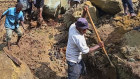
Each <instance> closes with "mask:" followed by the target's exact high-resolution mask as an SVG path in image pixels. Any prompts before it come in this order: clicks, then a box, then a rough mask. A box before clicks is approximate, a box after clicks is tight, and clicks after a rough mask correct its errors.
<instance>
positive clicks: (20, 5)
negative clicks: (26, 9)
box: [16, 2, 23, 13]
mask: <svg viewBox="0 0 140 79" xmlns="http://www.w3.org/2000/svg"><path fill="white" fill-rule="evenodd" d="M22 8H23V5H22V4H21V3H20V2H18V3H17V4H16V13H19V12H20V11H21V10H22Z"/></svg>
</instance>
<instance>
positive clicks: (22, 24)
mask: <svg viewBox="0 0 140 79" xmlns="http://www.w3.org/2000/svg"><path fill="white" fill-rule="evenodd" d="M20 23H21V26H22V27H23V29H24V30H25V28H24V23H23V21H21V22H20Z"/></svg>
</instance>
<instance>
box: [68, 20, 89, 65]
mask: <svg viewBox="0 0 140 79" xmlns="http://www.w3.org/2000/svg"><path fill="white" fill-rule="evenodd" d="M88 52H89V47H88V46H87V43H86V40H85V37H84V35H82V34H80V32H79V31H78V30H77V29H76V25H75V23H74V24H72V25H71V26H70V28H69V37H68V44H67V50H66V59H67V61H70V62H74V63H77V62H80V61H81V59H82V54H86V53H88Z"/></svg>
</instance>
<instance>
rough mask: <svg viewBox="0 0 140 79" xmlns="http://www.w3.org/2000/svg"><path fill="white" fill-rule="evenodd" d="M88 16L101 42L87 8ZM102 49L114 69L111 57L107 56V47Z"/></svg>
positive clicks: (99, 40)
mask: <svg viewBox="0 0 140 79" xmlns="http://www.w3.org/2000/svg"><path fill="white" fill-rule="evenodd" d="M87 14H88V17H89V20H90V22H91V24H92V26H93V29H94V31H95V34H96V36H97V39H98V42H101V38H100V37H99V34H98V32H97V30H96V27H95V25H94V23H93V20H92V18H91V16H90V13H89V10H88V8H87ZM102 49H103V51H104V53H105V55H106V56H107V58H108V60H109V62H110V64H111V66H113V67H114V65H113V63H112V62H111V60H110V58H109V56H108V54H107V51H106V49H105V47H102Z"/></svg>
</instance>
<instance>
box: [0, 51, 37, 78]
mask: <svg viewBox="0 0 140 79" xmlns="http://www.w3.org/2000/svg"><path fill="white" fill-rule="evenodd" d="M0 62H1V64H0V79H34V77H33V74H32V73H31V71H30V69H29V67H28V66H27V65H26V64H25V63H24V62H22V64H21V66H20V67H17V66H16V65H15V64H14V63H13V62H12V60H10V59H9V58H8V57H7V56H6V54H4V53H2V52H0Z"/></svg>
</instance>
